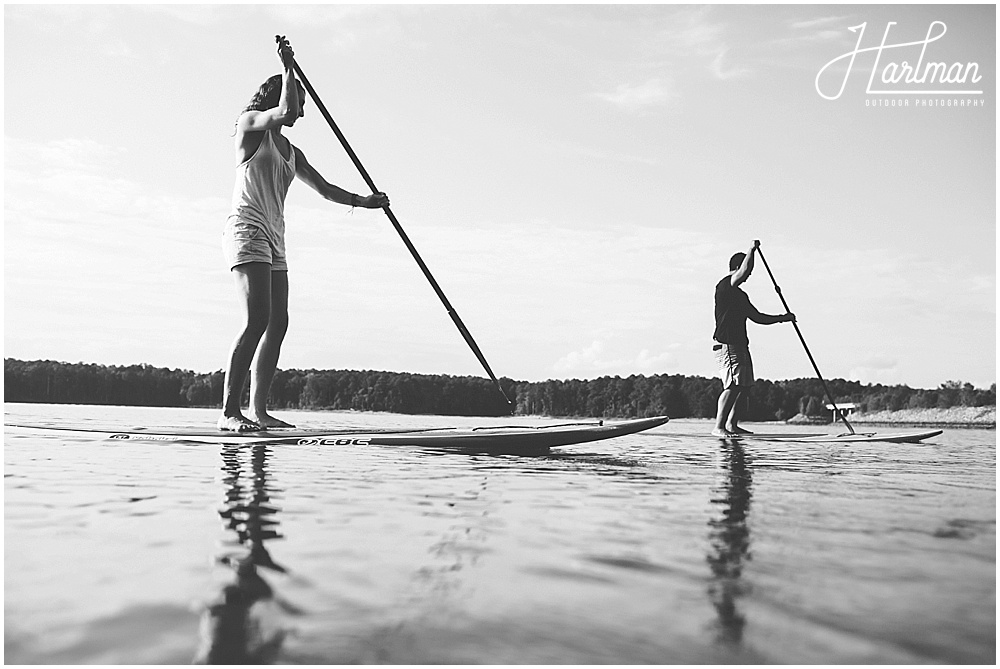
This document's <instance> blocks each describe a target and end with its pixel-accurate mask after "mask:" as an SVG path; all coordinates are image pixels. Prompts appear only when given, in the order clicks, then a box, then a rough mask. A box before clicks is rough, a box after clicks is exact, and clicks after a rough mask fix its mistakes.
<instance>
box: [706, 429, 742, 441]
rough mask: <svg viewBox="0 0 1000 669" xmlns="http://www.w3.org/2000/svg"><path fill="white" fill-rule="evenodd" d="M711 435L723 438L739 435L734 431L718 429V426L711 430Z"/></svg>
mask: <svg viewBox="0 0 1000 669" xmlns="http://www.w3.org/2000/svg"><path fill="white" fill-rule="evenodd" d="M712 436H713V437H722V438H723V439H733V438H735V437H738V436H740V435H738V434H737V433H735V432H730V431H729V430H720V429H719V428H715V429H714V430H712Z"/></svg>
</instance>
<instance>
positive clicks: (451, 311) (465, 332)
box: [274, 35, 514, 413]
mask: <svg viewBox="0 0 1000 669" xmlns="http://www.w3.org/2000/svg"><path fill="white" fill-rule="evenodd" d="M274 39H275V41H276V42H278V43H279V44H280V43H281V40H282V37H281V36H280V35H275V36H274ZM292 67H294V68H295V73H296V74H297V75H298V77H299V79H301V80H302V85H303V86H305V89H306V91H307V92H308V93H309V96H310V97H311V98H312V99H313V102H315V103H316V107H317V108H318V109H319V111H320V113H321V114H322V115H323V118H325V119H326V122H327V124H329V126H330V129H331V130H333V134H335V135H336V136H337V139H339V140H340V143H341V145H342V146H343V147H344V150H345V151H347V155H348V156H350V158H351V162H353V163H354V167H356V168H357V170H358V172H359V173H360V174H361V178H362V179H364V180H365V183H366V184H368V187H369V188H370V189H371V191H372V193H378V192H379V189H378V188H377V187H376V186H375V182H374V181H372V178H371V176H369V174H368V170H366V169H365V166H364V165H362V164H361V160H360V159H359V158H358V154H356V153H355V152H354V149H352V148H351V145H350V143H349V142H348V141H347V137H345V136H344V133H342V132H341V131H340V128H339V127H338V126H337V123H336V121H334V120H333V117H332V116H331V115H330V112H329V111H327V109H326V105H324V104H323V101H322V100H320V98H319V95H317V93H316V89H315V88H313V87H312V84H310V83H309V79H308V77H306V75H305V73H304V72H303V71H302V68H301V67H299V63H298V61H296V60H295V59H294V58H293V59H292ZM382 211H384V212H385V215H386V216H387V217H388V218H389V222H390V223H392V227H394V228H395V229H396V232H397V233H398V234H399V237H400V238H401V239H402V240H403V244H405V245H406V248H407V250H409V252H410V255H412V256H413V259H414V260H415V261H416V262H417V266H418V267H420V271H421V272H423V273H424V277H426V279H427V281H428V282H429V283H430V284H431V288H433V289H434V292H435V293H437V296H438V299H440V300H441V304H443V305H444V308H445V311H447V312H448V315H449V316H451V320H452V322H454V323H455V327H456V328H458V332H459V333H460V334H461V335H462V338H463V339H465V343H466V344H468V345H469V348H470V349H472V352H473V353H474V354H475V356H476V358H478V359H479V363H480V364H481V365H482V366H483V369H485V370H486V373H487V374H488V375H489V377H490V379H492V381H493V383H494V384H495V385H496V387H497V390H499V391H500V395H502V396H503V398H504V401H506V402H507V406H508V407H509V408H510V410H511V413H513V411H514V403H513V402H511V401H510V398H508V397H507V393H505V392H504V391H503V386H501V385H500V381H499V380H498V379H497V377H496V375H495V374H494V373H493V370H492V369H490V365H489V363H488V362H486V356H484V355H483V352H482V350H480V348H479V345H478V344H476V340H475V339H473V338H472V333H470V332H469V328H467V327H465V323H464V322H463V321H462V319H461V317H460V316H459V315H458V312H457V311H455V307H453V306H452V305H451V302H450V301H449V300H448V297H447V296H446V295H445V294H444V291H443V290H441V286H440V285H438V282H437V280H436V279H435V278H434V275H432V274H431V271H430V270H429V269H428V268H427V264H426V263H425V262H424V260H423V258H421V257H420V254H419V253H417V249H416V247H415V246H413V242H411V241H410V238H409V236H407V234H406V232H405V231H404V230H403V226H402V225H400V224H399V221H398V220H397V219H396V216H395V214H393V213H392V210H391V209H390V208H389V205H385V206H384V207H382Z"/></svg>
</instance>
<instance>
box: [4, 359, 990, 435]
mask: <svg viewBox="0 0 1000 669" xmlns="http://www.w3.org/2000/svg"><path fill="white" fill-rule="evenodd" d="M222 383H223V374H222V372H221V371H218V372H212V373H209V374H199V373H196V372H192V371H186V370H178V369H166V368H160V367H153V366H150V365H129V366H106V365H96V364H84V363H63V362H54V361H51V360H32V361H22V360H16V359H12V358H5V359H4V401H5V402H34V403H51V404H107V405H131V406H163V407H193V406H197V407H205V406H209V407H212V406H214V407H221V406H222ZM500 384H501V386H502V387H503V389H504V393H506V395H507V397H510V398H512V402H514V404H515V410H514V413H516V414H519V415H543V416H589V417H595V418H596V417H604V418H633V417H644V416H659V415H666V416H670V417H671V418H711V417H714V416H715V412H716V402H717V400H718V397H719V393H720V392H721V390H722V384H721V382H720V381H719V380H718V379H717V378H704V377H699V376H683V375H667V374H655V375H652V376H643V375H632V376H629V377H625V378H622V377H619V376H613V377H612V376H605V377H601V378H598V379H591V380H578V379H572V380H563V381H560V380H550V381H541V382H528V381H515V380H512V379H509V378H502V379H500ZM827 385H828V386H829V387H830V392H831V393H832V394H833V396H834V398H835V401H837V402H853V403H854V404H856V405H858V408H859V409H860V410H862V411H880V410H892V411H895V410H899V409H907V408H931V407H941V408H948V407H953V406H995V405H996V384H995V383H994V384H993V385H991V386H990V387H989V388H988V389H977V388H974V387H973V386H972V384H969V383H963V382H961V381H948V382H946V383H943V384H941V386H940V387H938V388H936V389H933V390H927V389H914V388H910V387H908V386H905V385H896V386H884V385H881V384H861V383H859V382H857V381H846V380H844V379H830V380H828V381H827ZM826 404H827V399H826V396H825V393H824V391H823V386H822V384H821V383H820V382H819V381H818V380H816V379H791V380H787V381H768V380H764V379H758V381H757V382H756V384H755V385H754V386H753V388H752V389H751V391H750V394H749V399H748V402H747V406H746V411H747V414H746V419H747V420H751V421H767V420H786V419H788V418H791V417H793V416H795V415H796V414H804V415H808V416H827V417H829V416H830V413H829V411H828V410H827V409H826ZM271 406H272V407H274V408H276V409H327V410H331V409H332V410H345V409H347V410H350V409H353V410H357V411H389V412H393V413H402V414H436V415H446V416H447V415H451V416H503V415H508V414H509V413H510V409H509V408H508V407H507V405H506V403H505V402H504V401H503V399H502V398H501V397H500V394H499V393H498V392H497V390H496V388H495V387H494V385H493V383H492V382H491V381H489V380H488V379H483V378H479V377H472V376H448V375H429V374H407V373H399V372H379V371H368V370H364V371H354V370H316V369H309V370H299V369H288V370H278V372H277V373H276V374H275V377H274V382H273V384H272V386H271Z"/></svg>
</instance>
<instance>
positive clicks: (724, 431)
mask: <svg viewBox="0 0 1000 669" xmlns="http://www.w3.org/2000/svg"><path fill="white" fill-rule="evenodd" d="M758 246H760V242H759V241H758V240H756V239H755V240H754V242H753V245H752V246H751V247H750V252H749V253H737V254H735V255H733V257H732V258H730V259H729V274H728V275H726V277H725V278H723V279H722V280H721V281H719V283H718V284H716V286H715V345H714V346H713V347H712V349H713V350H714V351H715V359H716V360H717V361H718V362H719V375H720V376H721V377H722V394H721V395H720V396H719V412H718V414H717V415H716V418H715V429H714V430H712V434H713V435H714V436H716V437H738V436H739V435H741V434H751V433H750V432H749V431H748V430H744V429H742V428H740V426H739V421H738V418H737V407H738V406H739V403H740V400H741V399H742V398H743V397H744V396H745V395H746V394H747V393H748V392H749V391H750V386H751V385H753V361H752V360H751V359H750V340H749V339H748V338H747V319H748V318H749V319H750V320H752V321H753V322H754V323H759V324H761V325H773V324H774V323H790V322H793V321H794V320H795V315H794V314H784V315H782V316H771V315H769V314H762V313H760V312H759V311H757V309H756V308H755V307H754V306H753V304H751V303H750V298H749V297H747V294H746V293H744V292H743V291H742V290H741V289H740V287H739V286H740V284H741V283H743V282H744V281H746V280H747V279H749V278H750V273H751V272H753V261H754V255H756V252H757V247H758Z"/></svg>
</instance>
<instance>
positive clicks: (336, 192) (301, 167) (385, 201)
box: [292, 145, 389, 209]
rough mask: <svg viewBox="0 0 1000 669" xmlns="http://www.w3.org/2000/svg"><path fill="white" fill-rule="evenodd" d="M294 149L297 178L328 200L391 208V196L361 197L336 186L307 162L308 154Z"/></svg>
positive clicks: (374, 195) (381, 194)
mask: <svg viewBox="0 0 1000 669" xmlns="http://www.w3.org/2000/svg"><path fill="white" fill-rule="evenodd" d="M292 148H293V149H294V150H295V176H297V177H298V178H299V179H301V180H302V181H304V182H305V183H306V184H308V185H309V187H310V188H312V189H313V190H314V191H316V192H317V193H319V194H320V195H322V196H323V197H324V198H326V199H327V200H329V201H331V202H336V203H338V204H346V205H347V206H349V207H364V208H365V209H381V208H382V207H387V206H389V196H388V195H386V194H385V193H375V194H373V195H366V196H361V195H357V194H355V193H351V192H349V191H346V190H344V189H343V188H341V187H340V186H334V185H333V184H332V183H329V182H328V181H327V180H326V179H324V178H323V177H322V176H321V175H320V173H319V172H317V171H316V168H314V167H313V166H312V165H310V164H309V161H308V160H306V154H304V153H302V150H301V149H299V148H298V147H297V146H294V145H293V146H292Z"/></svg>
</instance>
